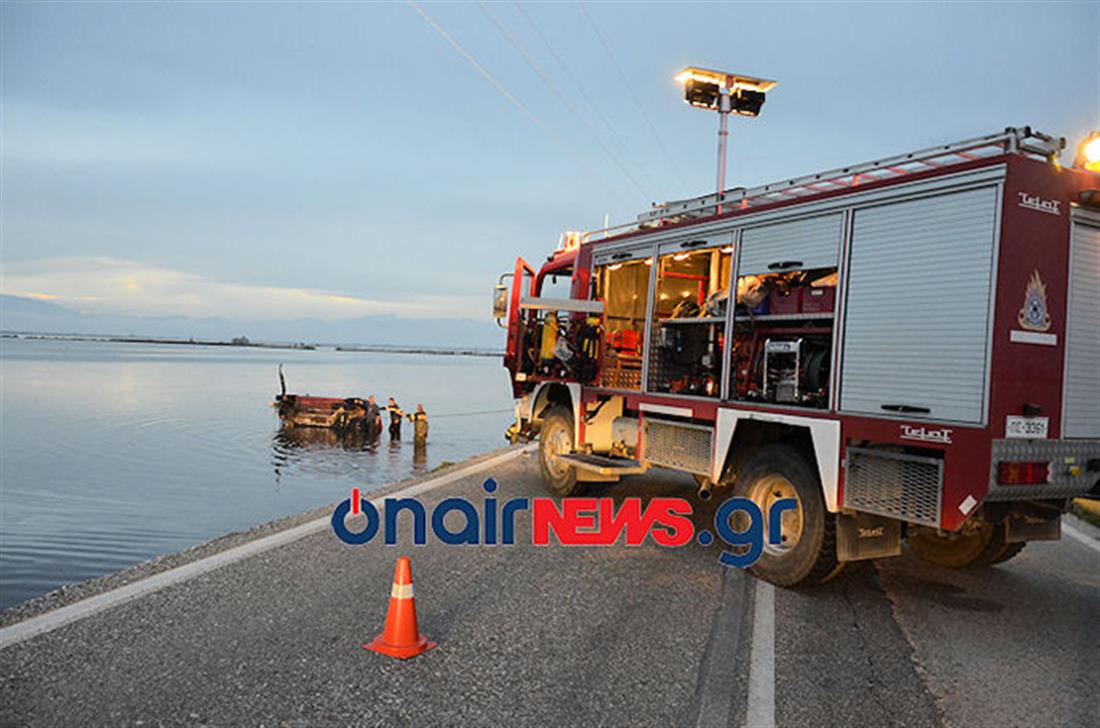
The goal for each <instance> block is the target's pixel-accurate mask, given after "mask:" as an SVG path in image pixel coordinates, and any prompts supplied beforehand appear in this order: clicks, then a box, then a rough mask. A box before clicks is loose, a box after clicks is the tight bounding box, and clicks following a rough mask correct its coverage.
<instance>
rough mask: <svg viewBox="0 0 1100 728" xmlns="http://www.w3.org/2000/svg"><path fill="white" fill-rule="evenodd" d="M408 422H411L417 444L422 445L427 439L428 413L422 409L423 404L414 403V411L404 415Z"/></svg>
mask: <svg viewBox="0 0 1100 728" xmlns="http://www.w3.org/2000/svg"><path fill="white" fill-rule="evenodd" d="M405 416H406V417H408V418H409V422H411V423H413V437H414V438H415V439H416V444H417V445H423V444H424V443H425V442H427V441H428V413H427V412H425V411H424V405H422V404H418V405H416V412H413V413H412V414H411V415H405Z"/></svg>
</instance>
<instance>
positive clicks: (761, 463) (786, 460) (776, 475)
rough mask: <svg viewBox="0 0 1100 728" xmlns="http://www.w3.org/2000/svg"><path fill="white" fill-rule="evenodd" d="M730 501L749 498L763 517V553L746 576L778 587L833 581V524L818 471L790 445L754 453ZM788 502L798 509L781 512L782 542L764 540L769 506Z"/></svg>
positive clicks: (835, 566)
mask: <svg viewBox="0 0 1100 728" xmlns="http://www.w3.org/2000/svg"><path fill="white" fill-rule="evenodd" d="M734 495H737V496H741V497H743V498H748V499H750V500H751V501H753V502H754V503H756V504H757V505H758V506H760V510H761V511H762V513H763V515H764V535H765V541H764V550H763V553H761V555H760V560H759V561H757V562H756V564H755V565H753V566H752V567H750V568H749V570H750V571H751V572H752V573H753V574H754V575H755V576H758V577H760V578H761V579H764V580H765V581H770V582H771V583H773V584H776V585H778V586H795V585H796V584H803V585H809V584H820V583H822V582H824V581H827V580H829V579H831V578H832V577H834V576H836V574H837V573H839V571H840V566H841V564H839V563H838V562H837V558H836V518H835V516H833V514H831V513H829V512H828V511H827V510H825V501H824V500H823V499H822V497H821V483H820V481H819V480H818V476H817V471H816V469H815V468H814V467H813V465H811V464H810V462H809V461H808V460H807V458H806V457H805V456H804V455H803V453H802V452H801V451H800V450H798V449H796V448H793V447H791V446H789V445H781V444H774V445H766V446H764V447H762V448H760V449H759V450H757V451H756V452H755V453H754V454H753V455H752V457H751V458H749V460H748V462H746V463H745V467H744V469H742V470H741V472H740V474H739V475H738V478H737V482H736V484H735V485H734ZM784 498H793V499H794V500H795V501H797V506H796V507H795V508H793V509H789V510H785V511H783V512H782V515H781V516H780V518H781V528H780V533H781V537H782V541H781V542H780V543H777V544H772V543H770V542H769V541H768V540H767V535H768V532H769V524H768V515H769V510H770V509H771V507H772V505H773V504H774V503H775V502H776V501H778V500H781V499H784Z"/></svg>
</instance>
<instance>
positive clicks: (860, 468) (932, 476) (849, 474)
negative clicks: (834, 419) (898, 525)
mask: <svg viewBox="0 0 1100 728" xmlns="http://www.w3.org/2000/svg"><path fill="white" fill-rule="evenodd" d="M844 467H845V470H846V474H845V478H844V507H845V508H851V509H853V510H857V511H865V512H867V513H877V514H879V515H882V516H890V517H892V518H898V519H900V520H902V521H909V522H911V523H923V524H926V525H929V526H939V524H940V500H941V498H940V495H941V493H942V490H943V488H942V485H943V461H942V460H937V459H935V458H926V457H918V456H916V455H903V454H901V453H894V452H887V451H884V450H872V449H869V448H862V447H849V448H848V451H847V456H846V459H845V464H844Z"/></svg>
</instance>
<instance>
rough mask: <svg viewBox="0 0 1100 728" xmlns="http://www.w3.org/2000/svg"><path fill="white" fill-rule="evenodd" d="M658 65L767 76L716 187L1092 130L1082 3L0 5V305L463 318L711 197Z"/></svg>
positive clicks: (691, 134)
mask: <svg viewBox="0 0 1100 728" xmlns="http://www.w3.org/2000/svg"><path fill="white" fill-rule="evenodd" d="M417 8H419V10H420V12H418V10H417ZM422 13H423V14H422ZM425 16H426V17H425ZM433 23H434V25H433ZM440 31H442V32H443V33H446V34H448V35H449V36H450V38H451V39H452V40H453V41H454V44H456V45H457V46H458V47H459V48H461V51H460V50H459V49H458V48H456V47H455V45H452V44H451V43H450V42H448V40H446V39H445V38H444V37H443V36H442V35H441V32H440ZM475 64H476V65H475ZM687 65H697V66H704V67H710V68H720V69H723V70H729V71H736V72H741V73H746V74H750V75H756V76H762V77H767V78H772V79H776V80H778V81H779V85H778V86H777V87H776V88H775V89H774V90H773V91H772V92H770V93H769V94H768V99H767V102H766V104H765V106H764V109H763V112H762V114H761V115H760V117H759V118H757V119H753V120H748V119H739V118H734V119H733V120H732V122H731V135H730V155H729V167H728V175H727V186H729V187H733V186H738V185H754V184H762V183H765V182H769V181H774V180H779V179H783V178H787V177H793V176H796V175H800V174H805V173H810V172H815V171H820V170H824V169H828V168H831V167H835V166H841V165H847V164H852V163H855V162H859V161H866V160H870V159H874V158H877V157H883V156H887V155H890V154H894V153H900V152H905V151H910V150H914V149H918V148H921V147H925V146H931V145H933V144H938V143H946V142H950V141H956V140H959V139H964V138H967V137H971V136H976V135H980V134H985V133H992V132H995V131H998V130H1000V129H1003V128H1004V127H1005V126H1010V125H1031V126H1033V127H1035V128H1038V129H1042V130H1044V131H1047V132H1049V133H1053V134H1056V135H1062V136H1066V137H1067V138H1068V139H1069V140H1070V145H1071V147H1072V145H1073V144H1075V143H1076V141H1077V140H1079V139H1080V138H1081V137H1083V136H1084V135H1085V134H1086V133H1087V132H1088V131H1090V130H1093V129H1100V2H1096V1H1095V0H1093V1H1091V2H1043V3H1034V4H1030V3H1009V4H994V3H959V4H904V3H886V2H883V3H857V4H837V3H813V4H800V3H786V4H766V3H731V4H719V3H708V4H688V3H675V4H656V3H647V4H631V3H617V4H607V3H595V2H593V3H588V4H583V5H582V4H577V3H561V4H536V3H523V4H516V3H512V2H505V3H492V4H486V5H481V4H478V3H455V4H436V3H420V4H418V5H415V6H414V5H413V4H410V3H404V2H401V3H388V4H387V3H378V4H367V3H333V4H320V3H310V4H295V3H278V4H263V3H231V2H206V3H201V2H194V3H177V4H156V3H124V4H113V3H107V2H96V3H49V2H36V3H17V2H4V3H3V4H2V6H0V292H3V293H6V294H11V295H21V296H31V297H36V298H40V299H42V300H49V301H54V302H56V303H58V304H62V305H65V306H67V307H70V308H73V309H74V310H79V311H82V312H86V313H96V314H102V313H110V314H145V315H181V316H196V317H205V316H226V317H231V318H235V319H238V320H250V319H255V320H261V319H263V320H280V319H287V320H290V319H299V318H303V317H316V318H321V319H325V320H329V321H339V320H344V319H350V318H354V317H359V316H364V315H368V314H380V313H386V314H395V315H398V316H404V317H409V318H470V319H488V317H489V305H490V289H491V287H492V285H493V284H494V283H495V282H496V279H497V277H498V275H499V274H500V273H502V272H504V271H506V270H510V269H511V268H512V267H513V265H514V261H515V258H516V256H517V255H522V256H524V257H526V258H528V259H529V260H532V261H535V262H536V264H537V262H538V261H542V260H544V259H545V257H546V255H547V254H549V253H550V252H552V250H553V249H554V247H555V245H556V244H557V241H558V236H559V235H560V233H561V232H562V231H564V230H585V229H595V228H600V227H602V226H603V222H604V219H605V215H606V216H608V217H609V219H610V221H611V223H612V224H616V223H625V222H629V221H631V220H633V219H634V217H635V216H636V215H637V214H638V213H639V212H642V211H643V210H645V209H646V208H647V207H648V206H649V204H650V203H651V202H652V201H657V200H668V199H677V198H683V197H690V196H695V195H701V194H707V193H709V192H711V191H713V189H712V188H713V185H714V174H715V170H714V165H715V162H714V155H715V130H716V126H717V120H716V118H715V115H714V114H712V113H709V112H707V113H704V112H702V111H699V110H695V109H691V108H690V107H688V106H687V105H685V104H684V103H683V102H682V94H681V91H680V88H679V86H678V85H677V84H676V83H675V82H674V81H673V76H674V75H675V74H676V72H677V71H679V70H680V69H681V68H683V67H684V66H687ZM490 79H491V80H490Z"/></svg>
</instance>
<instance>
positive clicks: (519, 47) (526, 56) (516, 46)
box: [478, 0, 653, 200]
mask: <svg viewBox="0 0 1100 728" xmlns="http://www.w3.org/2000/svg"><path fill="white" fill-rule="evenodd" d="M478 6H479V7H480V8H481V10H482V12H483V13H485V15H486V17H488V18H489V21H490V22H492V24H493V25H494V26H495V27H496V29H497V30H498V31H499V32H500V34H501V36H503V37H504V40H506V41H508V44H509V45H510V46H512V48H513V50H515V51H516V53H518V54H519V55H520V57H521V58H523V60H524V62H525V63H527V65H528V66H529V67H530V68H531V70H532V71H534V72H535V74H536V75H537V76H538V77H539V78H540V79H541V80H542V82H543V84H545V85H546V88H548V89H550V92H551V93H552V94H554V95H555V96H556V97H557V98H558V100H559V101H561V103H562V105H563V106H564V107H565V109H566V110H567V111H568V112H569V113H570V114H572V115H573V118H575V119H576V120H577V121H579V122H580V123H581V125H582V126H584V128H585V129H587V130H588V132H589V134H591V135H592V138H593V139H595V140H596V143H597V144H598V145H599V147H600V149H601V150H603V153H604V154H605V155H607V158H608V159H610V160H611V162H612V163H613V164H614V165H615V166H616V167H618V168H619V171H620V172H622V173H623V175H624V176H625V177H626V178H627V179H628V180H630V182H631V184H633V185H634V188H635V189H636V190H638V193H639V194H640V195H641V196H642V197H643V198H644V199H649V200H652V199H653V197H652V195H650V194H649V193H648V192H646V190H645V189H643V188H642V185H641V184H640V183H639V182H638V179H637V178H636V177H635V176H634V175H632V174H631V173H630V170H628V169H627V168H626V166H625V165H624V164H623V163H622V162H621V161H620V160H619V158H618V157H616V156H615V154H614V153H613V152H612V151H611V150H610V149H609V148H608V147H607V145H606V144H604V142H603V139H601V138H600V135H599V134H597V133H596V130H595V129H594V128H593V127H592V124H591V123H590V122H589V121H588V119H586V118H584V116H582V115H581V114H580V113H579V112H578V111H577V108H576V107H575V106H574V105H573V103H572V102H571V101H570V100H569V99H568V98H567V97H566V96H565V95H564V94H563V93H562V92H561V91H559V90H558V88H557V86H555V85H554V82H553V81H551V80H550V78H549V77H548V76H547V75H546V73H545V72H544V71H543V69H542V66H540V65H539V63H538V61H536V60H535V59H534V57H533V56H532V55H531V54H530V53H528V52H527V49H526V48H525V47H524V46H523V44H521V43H520V42H519V40H518V39H516V38H515V36H513V35H512V34H511V33H509V32H508V29H507V28H505V27H504V24H503V23H502V22H500V21H499V20H498V19H497V18H496V16H494V15H493V14H492V12H490V10H489V7H488V5H487V4H486V3H485V2H484V0H482V2H479V3H478Z"/></svg>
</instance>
